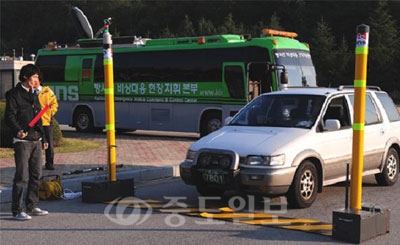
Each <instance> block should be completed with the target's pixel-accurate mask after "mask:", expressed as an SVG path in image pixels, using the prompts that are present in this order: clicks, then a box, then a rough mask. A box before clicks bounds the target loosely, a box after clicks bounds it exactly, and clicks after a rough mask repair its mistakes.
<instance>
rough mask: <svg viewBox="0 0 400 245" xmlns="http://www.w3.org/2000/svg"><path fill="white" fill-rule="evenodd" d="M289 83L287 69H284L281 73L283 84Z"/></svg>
mask: <svg viewBox="0 0 400 245" xmlns="http://www.w3.org/2000/svg"><path fill="white" fill-rule="evenodd" d="M288 83H289V75H288V73H287V71H286V69H285V68H283V69H282V72H281V84H286V85H287V84H288Z"/></svg>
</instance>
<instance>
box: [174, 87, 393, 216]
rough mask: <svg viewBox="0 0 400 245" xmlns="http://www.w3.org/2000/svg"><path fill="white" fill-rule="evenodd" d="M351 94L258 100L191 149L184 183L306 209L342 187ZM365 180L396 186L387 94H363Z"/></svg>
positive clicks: (304, 92)
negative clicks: (283, 200)
mask: <svg viewBox="0 0 400 245" xmlns="http://www.w3.org/2000/svg"><path fill="white" fill-rule="evenodd" d="M353 105H354V89H349V88H347V87H346V88H345V87H339V88H337V89H335V88H299V89H290V90H283V91H279V92H273V93H267V94H263V95H261V96H259V97H257V98H256V99H254V100H253V101H251V102H250V103H249V104H247V105H246V106H245V107H243V108H242V109H241V110H240V111H239V112H238V113H237V114H236V115H235V116H234V117H233V118H229V119H227V123H226V125H225V126H224V127H223V128H221V129H219V130H217V131H215V132H213V133H211V134H209V135H207V136H205V137H203V138H201V139H199V140H198V141H196V142H195V143H193V144H192V145H191V146H190V148H189V150H188V153H187V157H186V159H185V160H184V162H182V163H181V164H180V174H181V178H182V179H183V181H184V182H185V183H186V184H189V185H195V186H196V188H197V191H198V192H199V193H200V194H202V195H205V196H208V195H212V196H215V195H217V196H220V195H223V193H224V192H225V191H226V190H231V189H238V190H242V191H245V192H247V193H254V194H259V195H263V196H268V197H274V196H281V195H286V197H287V201H288V205H289V206H290V207H297V208H305V207H309V206H311V204H312V203H313V202H314V201H315V199H316V195H317V192H321V191H322V187H323V186H325V185H330V184H334V183H337V182H342V181H344V180H345V179H346V165H347V164H351V158H352V143H353V142H352V135H353V129H352V122H353ZM364 138H365V142H364V165H363V167H364V175H371V174H374V175H375V178H376V181H377V183H378V184H379V185H385V186H390V185H393V184H394V183H395V182H396V181H397V179H398V173H399V155H400V115H399V112H398V110H397V107H396V106H395V104H394V103H393V101H392V99H391V98H390V97H389V95H388V94H387V93H386V92H383V91H381V90H380V89H379V88H370V89H367V92H366V111H365V127H364Z"/></svg>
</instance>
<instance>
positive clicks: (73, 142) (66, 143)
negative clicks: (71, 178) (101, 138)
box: [0, 138, 102, 158]
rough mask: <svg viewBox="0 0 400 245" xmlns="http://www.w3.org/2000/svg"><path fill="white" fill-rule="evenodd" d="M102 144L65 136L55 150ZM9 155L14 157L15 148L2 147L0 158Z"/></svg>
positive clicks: (87, 148)
mask: <svg viewBox="0 0 400 245" xmlns="http://www.w3.org/2000/svg"><path fill="white" fill-rule="evenodd" d="M101 146H102V144H101V143H100V142H96V141H92V140H81V139H70V138H63V140H62V144H61V146H58V147H56V148H54V152H55V153H56V154H57V153H69V152H79V151H87V150H92V149H97V148H100V147H101ZM9 157H14V149H12V148H0V158H9Z"/></svg>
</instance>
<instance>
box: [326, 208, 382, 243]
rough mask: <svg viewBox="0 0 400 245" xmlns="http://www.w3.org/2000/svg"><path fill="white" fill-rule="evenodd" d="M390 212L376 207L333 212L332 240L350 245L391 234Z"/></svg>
mask: <svg viewBox="0 0 400 245" xmlns="http://www.w3.org/2000/svg"><path fill="white" fill-rule="evenodd" d="M389 219H390V210H388V209H382V208H380V207H376V206H370V207H365V206H364V207H362V209H361V210H356V211H354V210H350V209H340V210H336V211H334V212H333V228H332V238H333V239H334V240H340V241H344V242H348V243H361V242H363V241H365V240H368V239H371V238H374V237H376V236H379V235H383V234H385V233H388V232H389Z"/></svg>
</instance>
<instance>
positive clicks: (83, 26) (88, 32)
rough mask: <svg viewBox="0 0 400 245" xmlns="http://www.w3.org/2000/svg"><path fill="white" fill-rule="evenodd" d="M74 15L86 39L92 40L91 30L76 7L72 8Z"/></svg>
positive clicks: (83, 15) (86, 20) (84, 17)
mask: <svg viewBox="0 0 400 245" xmlns="http://www.w3.org/2000/svg"><path fill="white" fill-rule="evenodd" d="M72 9H73V10H74V13H75V17H76V19H77V20H78V22H79V24H80V26H81V30H82V31H83V32H84V33H85V35H86V37H87V38H90V39H93V30H92V26H91V25H90V23H89V21H88V19H87V18H86V16H85V14H84V13H83V12H82V10H80V9H79V8H78V7H73V8H72Z"/></svg>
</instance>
